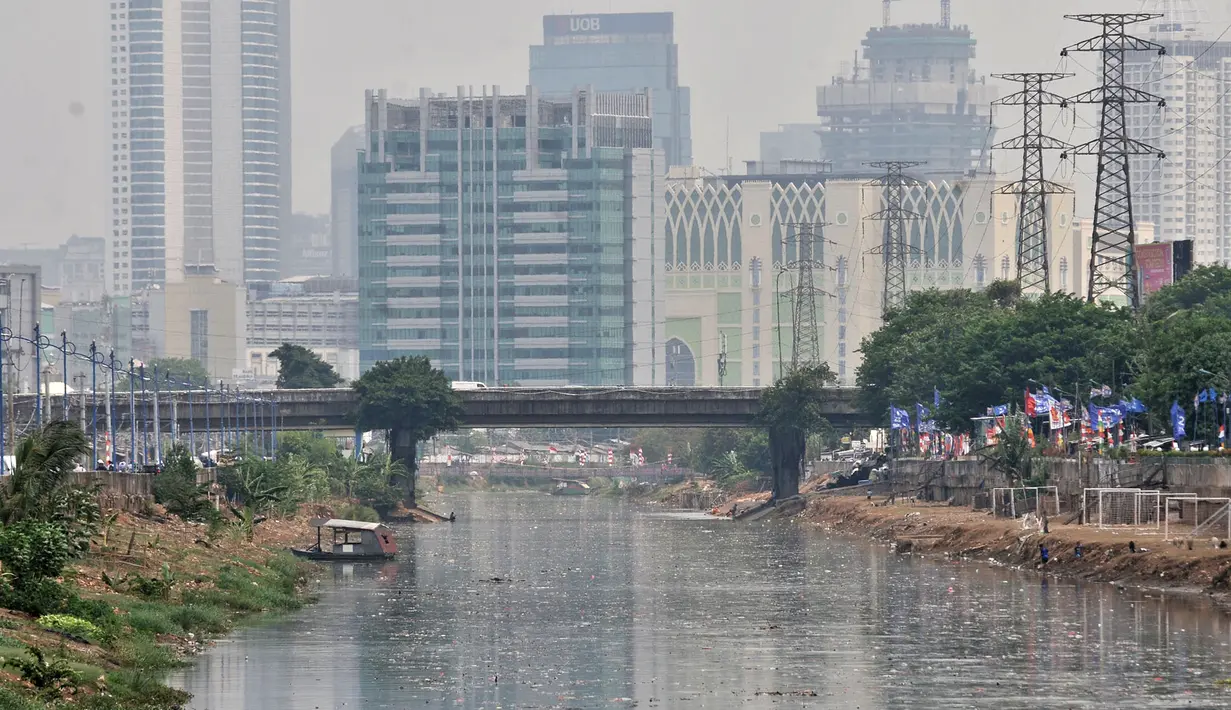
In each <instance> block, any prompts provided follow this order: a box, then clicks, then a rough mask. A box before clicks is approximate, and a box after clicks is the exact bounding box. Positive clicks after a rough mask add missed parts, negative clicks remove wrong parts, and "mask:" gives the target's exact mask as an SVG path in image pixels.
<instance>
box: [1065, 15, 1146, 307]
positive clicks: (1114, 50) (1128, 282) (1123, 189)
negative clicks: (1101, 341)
mask: <svg viewBox="0 0 1231 710" xmlns="http://www.w3.org/2000/svg"><path fill="white" fill-rule="evenodd" d="M1065 17H1066V18H1067V19H1070V20H1077V21H1079V22H1089V23H1092V24H1096V25H1102V27H1103V32H1102V34H1100V35H1099V36H1097V37H1092V38H1091V39H1087V40H1085V41H1082V42H1078V43H1077V44H1075V45H1072V46H1071V47H1066V48H1065V49H1064V50H1062V51H1061V52H1060V56H1062V57H1064V56H1068V53H1069V52H1101V53H1102V55H1103V84H1102V86H1099V87H1096V88H1094V89H1091V90H1089V91H1086V92H1083V93H1081V94H1078V95H1077V96H1074V97H1072V98H1071V99H1068V101H1066V102H1065V103H1063V104H1061V106H1062V107H1063V106H1065V105H1067V104H1069V103H1077V104H1100V105H1101V106H1102V107H1103V108H1102V119H1101V121H1100V125H1099V136H1098V138H1095V139H1094V140H1092V141H1089V142H1087V143H1083V144H1081V145H1078V146H1074V147H1073V148H1072V151H1071V152H1072V153H1073V154H1074V155H1096V156H1098V177H1097V187H1096V188H1095V194H1094V234H1093V235H1092V237H1091V240H1090V269H1089V284H1088V289H1089V290H1088V292H1087V299H1088V300H1089V301H1091V302H1093V301H1095V300H1097V299H1098V298H1099V297H1101V296H1104V295H1106V294H1108V293H1114V292H1117V291H1118V292H1120V293H1123V294H1124V296H1125V299H1126V300H1127V301H1128V305H1129V307H1131V308H1132V309H1133V310H1137V308H1138V307H1139V306H1140V305H1141V294H1140V293H1139V289H1138V286H1137V263H1136V260H1135V255H1134V253H1133V249H1134V247H1135V246H1136V244H1137V232H1136V225H1134V224H1133V193H1132V187H1131V185H1130V184H1129V173H1128V167H1129V165H1128V162H1129V156H1133V155H1155V154H1157V155H1158V157H1159V158H1160V159H1161V158H1163V157H1164V155H1163V154H1162V153H1160V152H1159V151H1158V150H1157V149H1155V148H1153V147H1151V146H1149V145H1146V144H1145V143H1142V142H1141V141H1138V140H1134V139H1132V138H1129V137H1128V133H1127V131H1126V129H1125V123H1124V105H1125V104H1128V103H1153V102H1157V103H1158V105H1159V106H1163V105H1164V103H1163V100H1162V99H1160V98H1158V97H1157V96H1154V95H1153V94H1150V93H1147V92H1145V91H1142V90H1140V89H1136V88H1133V87H1129V86H1125V84H1124V55H1125V53H1126V52H1145V51H1156V52H1158V53H1159V55H1163V54H1166V49H1165V48H1164V47H1163V46H1162V45H1161V44H1156V43H1154V42H1150V41H1148V40H1144V39H1139V38H1137V37H1133V36H1132V35H1129V34H1126V33H1125V31H1124V28H1125V26H1127V25H1131V24H1133V23H1137V22H1144V21H1146V20H1154V19H1157V18H1159V17H1162V15H1157V14H1148V13H1135V14H1088V15H1065Z"/></svg>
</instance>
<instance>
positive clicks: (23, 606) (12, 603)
mask: <svg viewBox="0 0 1231 710" xmlns="http://www.w3.org/2000/svg"><path fill="white" fill-rule="evenodd" d="M72 598H73V594H72V592H71V591H70V590H69V589H68V588H67V587H65V586H64V585H63V584H60V583H59V582H57V581H55V580H54V579H39V580H37V581H34V582H27V583H25V584H23V585H21V586H16V585H8V584H5V585H0V606H2V607H4V608H5V609H12V610H14V611H24V612H25V613H27V614H31V615H33V616H43V615H45V614H58V613H60V612H63V611H65V610H66V608H67V606H68V604H69V603H70V602H71V600H72Z"/></svg>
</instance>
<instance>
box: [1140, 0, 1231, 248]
mask: <svg viewBox="0 0 1231 710" xmlns="http://www.w3.org/2000/svg"><path fill="white" fill-rule="evenodd" d="M1143 9H1144V10H1147V11H1150V12H1159V13H1161V14H1163V17H1162V18H1160V19H1157V20H1153V21H1151V22H1150V23H1148V25H1147V24H1142V25H1139V26H1138V27H1140V28H1141V30H1143V31H1140V32H1139V33H1138V34H1139V36H1141V35H1144V36H1145V37H1147V38H1148V39H1150V40H1152V41H1154V42H1158V43H1159V44H1161V45H1163V46H1164V47H1166V49H1167V54H1166V55H1164V56H1161V57H1160V56H1159V55H1158V54H1156V53H1154V52H1129V53H1128V54H1127V55H1126V62H1125V71H1124V77H1125V83H1126V84H1127V85H1129V86H1132V87H1135V88H1139V89H1142V90H1144V91H1148V92H1150V93H1152V94H1154V95H1156V96H1158V97H1160V98H1162V99H1163V100H1164V101H1166V106H1165V107H1162V108H1160V107H1159V106H1158V105H1156V104H1154V103H1142V104H1130V105H1128V106H1127V107H1126V113H1127V118H1126V120H1127V123H1128V129H1129V135H1130V136H1131V137H1133V138H1136V139H1137V140H1140V141H1142V142H1144V143H1147V144H1149V145H1151V146H1153V147H1154V148H1157V149H1158V150H1159V151H1160V152H1162V153H1164V154H1165V156H1166V157H1164V158H1161V159H1160V158H1159V157H1158V156H1157V155H1139V156H1134V157H1133V158H1131V159H1130V175H1131V183H1130V184H1131V185H1132V187H1133V214H1134V217H1135V218H1137V219H1139V220H1145V221H1149V222H1153V223H1154V225H1155V231H1154V234H1155V238H1156V239H1157V240H1158V241H1164V242H1173V241H1178V240H1185V239H1191V240H1193V249H1194V254H1193V260H1194V262H1195V263H1197V264H1231V206H1229V205H1228V202H1227V197H1226V195H1227V194H1228V192H1231V167H1229V166H1228V165H1226V163H1225V161H1224V158H1225V157H1226V155H1227V152H1228V149H1231V140H1229V139H1228V138H1227V136H1228V135H1231V132H1229V131H1228V127H1231V107H1229V106H1228V104H1227V102H1226V100H1225V99H1226V86H1227V84H1228V83H1229V82H1231V41H1226V40H1223V41H1217V42H1215V41H1211V40H1210V39H1208V38H1206V37H1205V36H1204V33H1203V32H1202V28H1201V25H1202V23H1201V21H1200V19H1201V16H1200V13H1199V12H1198V10H1197V8H1196V7H1194V6H1193V5H1192V4H1191V3H1190V2H1186V1H1184V0H1168V1H1166V2H1160V1H1159V0H1153V1H1151V2H1147V3H1145V5H1144V7H1143ZM1146 241H1147V240H1145V239H1143V238H1142V236H1141V234H1140V233H1139V234H1138V237H1137V242H1138V243H1143V242H1146Z"/></svg>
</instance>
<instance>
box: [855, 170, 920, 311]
mask: <svg viewBox="0 0 1231 710" xmlns="http://www.w3.org/2000/svg"><path fill="white" fill-rule="evenodd" d="M864 165H867V166H869V167H873V168H883V169H884V170H885V171H886V172H885V174H884V175H882V176H881V177H879V178H877V179H875V180H873V181H871V182H869V183H865V184H866V185H868V186H872V187H883V188H885V209H883V210H880V211H879V212H875V213H873V214H870V215H868V216H867V217H864V219H870V220H878V221H882V220H883V221H884V222H885V240H884V242H883V243H882V244H881V246H879V247H874V248H872V249H871V250H870V251H869V253H871V254H880V255H883V256H884V257H885V260H884V261H885V293H884V296H883V297H882V300H881V310H882V311H883V312H888V311H890V310H891V309H894V308H897V307H899V306H901V305H902V304H903V303H905V302H906V252H907V250H908V249H911V250H912V251H914V252H918V249H914V248H913V247H909V246H908V245H907V244H906V220H908V219H921V218H922V216H923V215H920V214H918V213H916V212H911V211H910V210H908V209H906V208H904V207H902V197H903V195H904V193H905V191H906V187H907V186H908V185H917V184H918V183H919V181H918V180H916V179H914V178H911V177H906V176H905V175H903V174H902V171H903V170H905V169H906V168H913V167H916V166H918V165H926V163H924V162H919V161H909V160H884V161H877V162H874V163H864Z"/></svg>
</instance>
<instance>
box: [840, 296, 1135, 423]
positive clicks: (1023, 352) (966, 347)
mask: <svg viewBox="0 0 1231 710" xmlns="http://www.w3.org/2000/svg"><path fill="white" fill-rule="evenodd" d="M989 291H991V293H990V294H989V293H986V292H985V293H976V292H973V291H968V290H954V291H944V292H941V291H934V290H933V291H922V292H916V293H913V294H911V295H910V296H909V297H908V298H907V302H906V305H905V306H904V307H903V308H901V309H899V310H897V311H894V312H892V313H890V314H889V315H888V317H887V319H886V321H885V324H884V326H882V327H881V328H880V329H879V330H877V331H876V332H875V333H873V334H872V335H870V336H868V337H866V338H865V339H864V341H863V344H862V346H861V351H862V352H863V362H862V363H861V364H860V366H859V369H858V371H857V373H856V381H857V382H858V384H859V385H860V387H861V391H860V401H861V405H862V406H863V407H864V409H865V411H869V412H877V413H881V414H882V417H883V418H884V420H885V421H886V422H887V420H888V410H889V405H890V403H894V404H896V405H897V406H900V407H906V408H908V409H909V408H912V407H913V405H914V403H916V402H920V403H924V404H927V405H928V406H930V405H931V402H932V398H933V388H936V389H939V390H940V393H941V395H942V397H943V400H944V403H943V405H942V407H941V408H940V411H938V412H933V413H932V415H933V417H934V418H935V419H936V420H938V421H939V422H941V423H942V425H945V426H948V427H951V428H953V429H957V430H968V429H969V428H970V418H971V417H975V416H981V415H983V414H984V412H985V411H986V408H987V407H988V406H991V405H994V404H1004V403H1019V402H1021V401H1022V398H1023V395H1024V391H1025V389H1026V388H1027V387H1028V386H1031V384H1030V381H1031V380H1035V381H1037V382H1040V383H1043V384H1046V385H1050V386H1052V387H1055V388H1058V389H1065V390H1071V389H1072V388H1074V387H1077V388H1080V387H1081V386H1082V385H1084V384H1088V382H1089V381H1090V380H1095V381H1097V382H1099V383H1100V384H1108V385H1110V386H1112V387H1113V388H1114V389H1116V391H1118V392H1123V391H1125V390H1126V389H1127V387H1128V385H1129V383H1131V382H1132V380H1133V377H1134V375H1135V373H1136V370H1137V367H1138V356H1139V354H1140V350H1141V345H1142V342H1141V337H1140V334H1139V333H1138V331H1137V328H1136V324H1135V323H1134V320H1133V318H1132V316H1131V314H1130V313H1129V312H1128V311H1127V310H1125V309H1119V308H1115V307H1112V306H1108V305H1093V304H1089V303H1086V302H1085V301H1083V300H1081V299H1078V298H1074V297H1072V296H1068V295H1066V294H1049V295H1045V296H1041V297H1038V298H1017V297H1015V296H1014V293H1015V291H1014V290H1013V288H1012V285H1011V284H1010V285H1006V286H1004V287H998V288H996V289H989Z"/></svg>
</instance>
